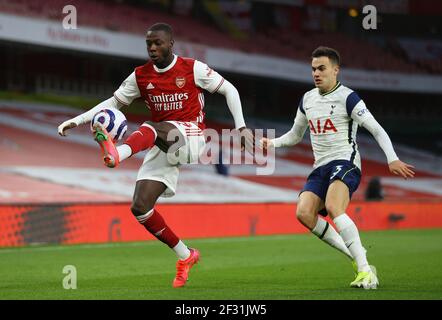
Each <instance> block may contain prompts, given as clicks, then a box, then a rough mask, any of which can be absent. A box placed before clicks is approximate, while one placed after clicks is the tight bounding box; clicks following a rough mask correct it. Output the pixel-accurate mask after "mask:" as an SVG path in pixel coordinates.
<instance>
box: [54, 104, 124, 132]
mask: <svg viewBox="0 0 442 320" xmlns="http://www.w3.org/2000/svg"><path fill="white" fill-rule="evenodd" d="M123 105H124V104H122V103H121V102H119V101H118V100H117V99H115V97H111V98H109V99H107V100H105V101H103V102H101V103H99V104H98V105H96V106H95V107H93V108H92V109H90V110H88V111H86V112H84V113H82V114H80V115H78V116H76V117H75V118H72V119H69V120H66V121H65V122H63V123H62V124H60V125H59V126H58V134H59V135H60V136H63V137H65V136H66V135H67V130H69V129H72V128H75V127H78V126H79V125H80V124H84V123H88V122H90V121H91V120H92V118H93V117H94V115H95V114H96V113H97V112H99V111H100V110H102V109H105V108H109V107H113V108H117V109H120V108H121V107H122V106H123Z"/></svg>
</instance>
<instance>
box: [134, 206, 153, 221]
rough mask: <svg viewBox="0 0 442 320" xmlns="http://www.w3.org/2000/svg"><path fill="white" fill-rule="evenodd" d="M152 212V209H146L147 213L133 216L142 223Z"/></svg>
mask: <svg viewBox="0 0 442 320" xmlns="http://www.w3.org/2000/svg"><path fill="white" fill-rule="evenodd" d="M152 214H153V209H151V210H149V211H147V213H145V214H143V215H141V216H136V217H135V218H137V220H138V222H139V223H141V224H144V223H145V222H146V221H147V219H149V217H150V216H151V215H152Z"/></svg>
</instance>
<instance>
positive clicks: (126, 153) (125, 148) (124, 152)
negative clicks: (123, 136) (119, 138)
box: [117, 144, 132, 162]
mask: <svg viewBox="0 0 442 320" xmlns="http://www.w3.org/2000/svg"><path fill="white" fill-rule="evenodd" d="M117 152H118V157H119V160H120V162H121V161H123V160H126V159H127V158H129V157H130V156H131V155H132V149H131V148H130V147H129V145H127V144H122V145H121V146H118V147H117Z"/></svg>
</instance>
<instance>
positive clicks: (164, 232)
mask: <svg viewBox="0 0 442 320" xmlns="http://www.w3.org/2000/svg"><path fill="white" fill-rule="evenodd" d="M137 220H138V221H139V222H140V223H141V224H142V225H143V226H144V227H145V228H146V230H147V231H149V232H150V233H151V234H153V235H154V236H155V237H156V238H157V239H158V240H160V241H161V242H163V243H165V244H167V245H168V246H169V247H170V248H173V247H175V246H176V245H177V244H178V242H179V241H180V239H178V237H177V236H176V235H175V233H173V231H172V230H171V229H170V228H169V226H168V225H167V224H166V222H165V221H164V219H163V217H162V216H161V215H160V214H159V213H158V211H156V210H155V209H153V213H152V214H151V215H150V216H149V217H148V218H147V219H144V218H143V216H138V217H137Z"/></svg>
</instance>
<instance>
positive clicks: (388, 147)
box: [362, 117, 414, 179]
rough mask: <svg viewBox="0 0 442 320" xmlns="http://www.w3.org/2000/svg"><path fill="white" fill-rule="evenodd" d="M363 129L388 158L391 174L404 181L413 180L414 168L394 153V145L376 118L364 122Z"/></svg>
mask: <svg viewBox="0 0 442 320" xmlns="http://www.w3.org/2000/svg"><path fill="white" fill-rule="evenodd" d="M362 125H363V127H364V128H366V129H367V130H368V131H369V132H370V133H371V134H372V135H373V137H374V138H375V140H376V141H377V143H378V144H379V146H380V147H381V149H382V150H383V151H384V153H385V155H386V156H387V161H388V168H389V170H390V172H391V173H393V174H395V175H398V176H401V177H403V178H404V179H408V178H413V177H414V171H413V170H412V169H413V168H414V166H412V165H410V164H407V163H405V162H402V161H401V160H399V158H398V156H397V155H396V153H395V152H394V148H393V144H392V143H391V140H390V137H389V136H388V134H387V132H385V130H384V128H382V126H381V125H380V124H379V123H378V122H377V121H376V119H375V118H374V117H369V118H367V119H366V120H365V121H364V122H363V124H362Z"/></svg>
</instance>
